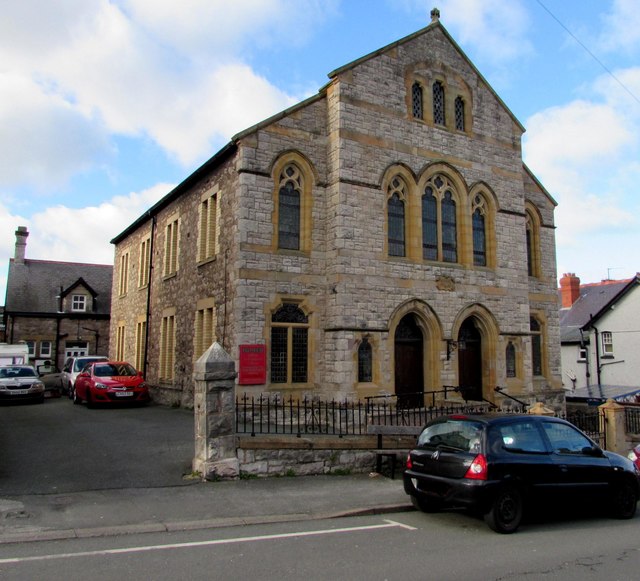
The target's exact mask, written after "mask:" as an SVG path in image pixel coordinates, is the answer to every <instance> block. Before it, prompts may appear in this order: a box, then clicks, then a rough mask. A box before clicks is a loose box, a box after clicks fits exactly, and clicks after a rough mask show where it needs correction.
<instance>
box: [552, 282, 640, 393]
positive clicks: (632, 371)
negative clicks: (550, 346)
mask: <svg viewBox="0 0 640 581" xmlns="http://www.w3.org/2000/svg"><path fill="white" fill-rule="evenodd" d="M639 286H640V275H636V276H635V277H633V278H630V279H625V280H603V281H602V282H599V283H592V284H580V278H578V277H577V276H576V275H575V274H574V273H567V274H564V275H563V276H562V278H561V279H560V289H559V293H560V299H561V308H560V329H561V335H560V336H561V350H562V372H563V373H562V380H563V384H564V386H565V389H566V390H568V391H567V398H571V399H572V400H584V401H586V400H589V401H590V402H592V403H599V402H601V401H605V400H607V399H615V400H617V401H637V400H638V399H639V398H638V397H637V395H638V394H640V360H638V352H640V288H639Z"/></svg>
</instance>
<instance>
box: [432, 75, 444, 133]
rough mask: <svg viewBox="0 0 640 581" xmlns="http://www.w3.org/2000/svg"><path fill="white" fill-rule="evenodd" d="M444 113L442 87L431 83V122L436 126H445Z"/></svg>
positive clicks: (436, 83) (437, 83) (437, 82)
mask: <svg viewBox="0 0 640 581" xmlns="http://www.w3.org/2000/svg"><path fill="white" fill-rule="evenodd" d="M444 111H445V100H444V85H443V84H442V83H441V82H440V81H436V82H435V83H433V122H434V123H435V124H436V125H446V122H445V114H444Z"/></svg>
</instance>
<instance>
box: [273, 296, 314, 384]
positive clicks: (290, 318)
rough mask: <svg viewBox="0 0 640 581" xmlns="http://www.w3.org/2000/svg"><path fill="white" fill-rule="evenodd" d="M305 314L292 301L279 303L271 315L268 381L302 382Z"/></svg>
mask: <svg viewBox="0 0 640 581" xmlns="http://www.w3.org/2000/svg"><path fill="white" fill-rule="evenodd" d="M308 334H309V317H308V316H307V315H306V314H305V313H304V311H303V310H302V309H301V308H300V307H299V306H298V305H296V304H293V303H283V304H282V305H281V306H280V307H279V308H278V309H277V310H276V311H275V312H274V313H273V314H272V316H271V382H272V383H306V382H307V369H308V361H309V355H308V344H309V341H308Z"/></svg>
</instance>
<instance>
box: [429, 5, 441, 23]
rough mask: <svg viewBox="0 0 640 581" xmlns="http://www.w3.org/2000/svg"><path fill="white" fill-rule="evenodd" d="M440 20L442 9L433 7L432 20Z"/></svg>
mask: <svg viewBox="0 0 640 581" xmlns="http://www.w3.org/2000/svg"><path fill="white" fill-rule="evenodd" d="M439 20H440V10H438V9H437V8H435V7H434V8H433V9H432V10H431V22H438V21H439Z"/></svg>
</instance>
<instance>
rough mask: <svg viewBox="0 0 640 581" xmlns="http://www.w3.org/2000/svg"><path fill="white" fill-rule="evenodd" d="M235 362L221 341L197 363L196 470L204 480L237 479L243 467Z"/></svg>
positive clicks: (195, 395)
mask: <svg viewBox="0 0 640 581" xmlns="http://www.w3.org/2000/svg"><path fill="white" fill-rule="evenodd" d="M235 377H236V371H235V365H234V362H233V359H231V357H230V356H229V354H228V353H227V352H226V351H225V350H224V349H223V348H222V346H221V345H220V344H219V343H214V344H213V345H211V347H209V349H207V350H206V351H205V352H204V353H203V354H202V356H201V357H200V359H198V360H197V361H196V363H195V366H194V371H193V379H194V402H193V403H194V405H193V407H194V414H195V457H194V459H193V470H194V472H199V473H200V474H201V475H202V478H203V479H204V480H219V479H231V478H237V477H238V475H239V473H240V469H239V463H238V456H237V438H236V430H235V389H234V385H235Z"/></svg>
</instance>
